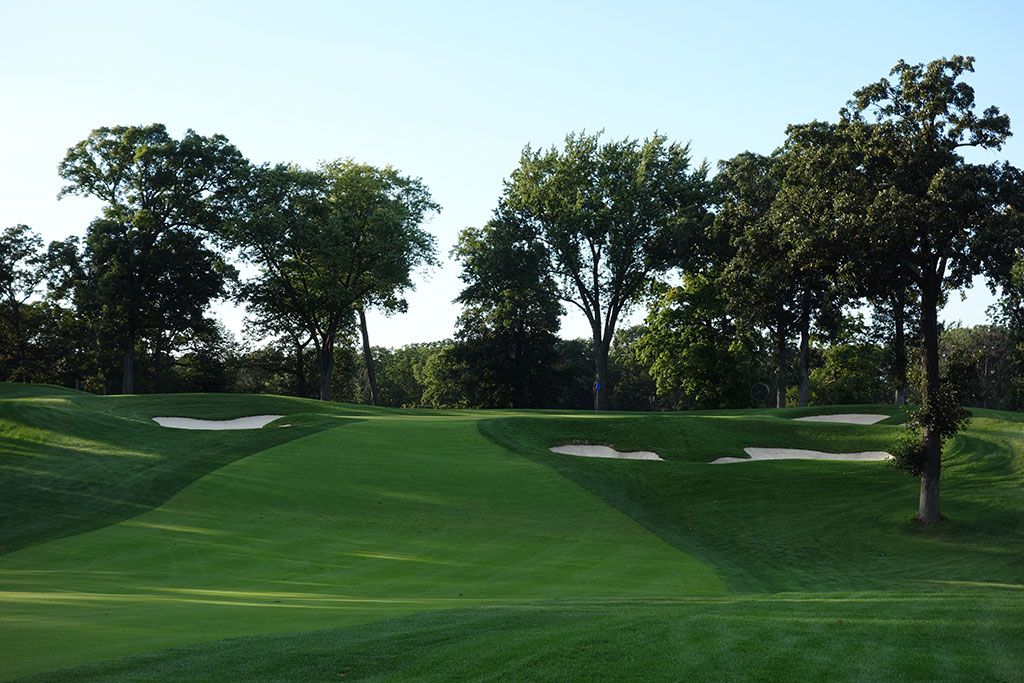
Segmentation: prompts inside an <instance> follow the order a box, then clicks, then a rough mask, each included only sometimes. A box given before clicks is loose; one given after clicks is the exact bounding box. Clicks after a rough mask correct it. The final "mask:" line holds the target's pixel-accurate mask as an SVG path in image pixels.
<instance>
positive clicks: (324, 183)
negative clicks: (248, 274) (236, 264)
mask: <svg viewBox="0 0 1024 683" xmlns="http://www.w3.org/2000/svg"><path fill="white" fill-rule="evenodd" d="M438 208H439V207H438V206H437V205H436V204H435V203H434V202H433V201H432V200H431V198H430V193H429V191H428V190H427V188H426V186H425V185H424V184H423V183H422V181H421V180H419V179H418V178H408V177H405V176H402V175H400V174H399V173H398V171H396V170H395V169H393V168H391V167H386V168H382V169H381V168H375V167H372V166H367V165H365V164H357V163H354V162H351V161H337V162H332V163H328V164H324V165H322V166H321V167H320V168H319V169H318V170H317V171H305V170H302V169H298V168H293V167H287V166H274V167H262V168H259V169H254V170H253V179H252V181H251V183H250V186H249V188H248V196H247V197H246V201H245V204H244V213H243V218H242V220H240V221H237V222H236V223H235V225H234V226H232V230H231V231H230V233H229V236H228V238H229V241H230V242H231V243H232V244H233V245H234V246H236V247H238V248H239V249H240V251H241V253H242V256H243V257H244V258H245V259H247V260H248V261H249V262H250V263H252V264H253V265H255V266H256V267H257V269H258V273H257V274H256V275H255V276H254V277H252V278H250V279H248V280H247V281H246V282H245V283H243V285H242V287H241V288H240V294H241V296H242V298H243V299H244V300H246V301H247V302H248V303H249V305H250V307H251V308H252V310H253V311H254V312H255V314H256V315H257V316H259V317H261V318H264V319H265V320H266V322H265V323H264V326H265V327H266V328H267V329H268V330H271V331H277V332H282V333H290V334H291V336H292V337H294V338H296V339H299V338H307V337H308V338H310V339H312V343H313V345H314V347H315V349H316V354H317V366H318V369H319V372H320V398H321V399H324V400H330V399H331V397H332V389H331V376H332V372H333V365H334V348H335V346H336V344H337V342H338V340H339V339H341V338H344V337H346V336H348V335H349V334H350V331H351V329H352V327H353V324H354V317H353V316H354V313H355V308H356V307H358V306H362V305H365V304H366V303H367V302H374V301H391V300H393V299H394V298H395V297H397V296H398V295H399V294H400V293H401V292H402V291H403V290H405V289H408V288H409V287H411V286H412V280H411V274H412V271H413V270H415V269H416V268H418V267H420V266H421V265H424V264H430V263H433V262H434V258H435V257H434V238H433V237H432V236H431V235H430V234H428V233H427V232H425V231H424V230H423V229H422V228H421V227H420V224H421V223H422V222H423V220H424V219H425V218H426V216H427V215H428V214H430V213H432V212H434V211H436V210H438Z"/></svg>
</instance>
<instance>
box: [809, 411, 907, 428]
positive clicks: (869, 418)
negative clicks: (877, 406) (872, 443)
mask: <svg viewBox="0 0 1024 683" xmlns="http://www.w3.org/2000/svg"><path fill="white" fill-rule="evenodd" d="M887 417H889V416H888V415H873V414H871V413H836V414H835V415H808V416H807V417H797V418H794V419H796V420H802V421H804V422H842V423H844V424H851V425H873V424H875V423H876V422H881V421H882V420H884V419H885V418H887Z"/></svg>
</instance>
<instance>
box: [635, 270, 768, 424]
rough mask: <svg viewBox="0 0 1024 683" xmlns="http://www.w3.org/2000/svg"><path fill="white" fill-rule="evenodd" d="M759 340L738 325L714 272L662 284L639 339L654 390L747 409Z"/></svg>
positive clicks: (684, 403) (690, 402) (682, 399)
mask: <svg viewBox="0 0 1024 683" xmlns="http://www.w3.org/2000/svg"><path fill="white" fill-rule="evenodd" d="M762 345H763V340H762V339H761V337H760V335H759V334H758V333H757V332H755V331H746V330H744V329H742V328H738V327H737V326H736V324H735V320H734V319H733V317H732V316H731V315H730V314H729V311H728V308H727V306H726V301H725V296H724V294H723V291H722V288H721V287H720V286H719V281H718V279H717V277H715V276H714V274H703V273H698V274H693V275H687V276H686V277H685V278H684V279H683V282H682V284H680V285H678V286H675V287H668V286H661V287H659V288H658V289H657V297H656V298H655V299H654V300H653V301H652V303H651V307H650V309H649V311H648V314H647V328H646V331H645V332H644V334H643V335H642V336H641V337H640V339H639V340H638V342H637V347H638V353H639V357H640V359H641V360H642V361H643V362H644V363H645V364H646V365H648V366H649V367H650V373H651V374H652V375H653V376H654V380H655V382H656V385H657V389H658V394H659V395H660V396H662V397H666V398H667V399H669V400H671V401H672V402H674V403H676V404H677V405H678V406H679V407H683V408H745V407H748V406H749V405H750V401H751V399H750V389H751V386H752V385H753V384H754V383H755V382H757V381H758V376H759V373H760V371H761V369H762V367H763V360H764V358H763V355H764V354H762V350H761V349H762Z"/></svg>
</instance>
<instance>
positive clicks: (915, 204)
mask: <svg viewBox="0 0 1024 683" xmlns="http://www.w3.org/2000/svg"><path fill="white" fill-rule="evenodd" d="M973 71H974V59H973V58H971V57H959V56H954V57H952V58H949V59H937V60H935V61H933V62H930V63H928V64H916V65H912V64H908V63H906V62H904V61H900V62H899V63H898V64H896V66H895V67H893V69H892V71H891V72H890V77H891V79H890V78H883V79H881V80H879V81H878V82H876V83H872V84H870V85H868V86H865V87H864V88H861V89H859V90H857V91H856V92H855V93H854V94H853V98H852V99H851V100H850V102H849V103H848V104H847V106H846V107H845V108H844V109H842V110H841V112H840V122H839V126H838V131H839V132H840V135H838V136H837V137H836V140H835V141H834V142H833V144H832V145H831V146H830V150H831V154H830V156H829V158H828V159H827V161H829V162H830V165H831V170H830V171H829V172H828V174H827V175H826V174H825V173H822V174H820V176H819V178H820V183H821V185H822V186H824V187H828V188H829V197H830V205H831V206H833V207H841V211H838V212H837V224H841V226H842V227H843V230H842V232H841V233H839V234H840V235H841V236H842V237H843V238H845V239H843V246H844V247H845V249H846V250H847V252H848V253H849V254H850V262H851V263H853V264H854V265H855V266H856V267H857V268H859V270H860V276H861V277H862V278H863V279H864V280H865V281H866V282H871V283H874V284H875V285H876V286H877V287H878V291H879V293H880V294H882V295H884V294H885V293H886V292H887V291H888V290H889V287H890V281H889V280H888V278H889V277H890V276H891V274H892V272H893V263H894V262H896V263H901V264H903V266H904V267H905V268H906V272H907V274H908V277H909V279H910V282H911V283H912V284H913V288H914V291H915V294H916V295H917V296H918V297H919V305H920V314H921V335H922V363H923V366H922V368H923V373H922V374H923V376H924V382H925V386H924V387H923V392H922V393H923V406H922V412H921V417H920V422H921V427H922V430H923V433H922V445H921V448H920V450H919V451H918V456H919V458H920V462H919V463H918V465H917V466H915V467H914V468H913V469H914V471H918V472H919V473H920V478H921V489H920V497H919V504H918V513H917V518H918V519H919V520H920V521H921V522H922V523H924V524H935V523H938V522H939V521H941V519H942V514H941V509H940V505H939V483H940V478H941V470H942V446H943V441H944V440H945V439H946V438H949V437H950V436H952V435H953V434H954V433H955V432H956V430H957V429H958V427H959V425H960V424H961V423H962V416H961V414H960V408H959V406H958V405H956V404H955V402H954V399H953V397H954V395H955V393H956V392H955V389H956V387H953V386H950V385H945V384H944V383H943V379H942V374H941V372H940V363H939V326H938V309H939V306H940V303H941V302H942V300H943V298H944V297H945V296H946V294H947V293H948V292H950V291H952V290H955V289H959V288H963V287H965V286H967V285H968V284H970V282H971V281H972V279H973V278H974V277H975V276H976V275H979V274H984V275H986V276H987V277H988V278H989V279H990V281H993V282H994V281H1001V280H1003V279H1005V278H1007V277H1008V271H1009V268H1010V266H1011V265H1012V259H1013V258H1014V255H1016V254H1018V253H1020V249H1021V247H1022V246H1024V241H1022V235H1021V230H1020V221H1019V206H1020V205H1019V204H1017V205H1016V208H1015V205H1014V204H1013V202H1014V201H1017V200H1018V199H1019V196H1020V189H1019V188H1020V185H1021V174H1020V171H1019V170H1017V169H1015V168H1013V167H1012V166H1010V165H1009V164H1005V163H1004V164H1000V163H992V164H987V165H979V164H971V163H967V162H966V161H965V159H964V158H963V156H962V155H961V150H963V149H965V148H976V149H983V150H986V149H990V150H998V149H1000V148H1001V147H1002V145H1003V143H1004V142H1005V141H1006V140H1007V139H1008V138H1009V137H1010V121H1009V118H1008V117H1007V116H1005V115H1003V114H1002V113H1000V111H999V109H998V108H996V107H989V108H987V109H985V110H984V112H982V113H980V114H979V113H977V112H975V103H974V90H973V89H972V88H971V87H970V86H969V85H968V84H967V83H965V82H963V81H962V80H961V79H962V77H963V75H964V74H965V73H967V72H973ZM864 245H870V248H868V249H865V248H864Z"/></svg>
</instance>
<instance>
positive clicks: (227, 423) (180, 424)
mask: <svg viewBox="0 0 1024 683" xmlns="http://www.w3.org/2000/svg"><path fill="white" fill-rule="evenodd" d="M279 417H284V415H250V416H249V417H239V418H235V419H234V420H194V419H192V418H191V417H154V418H153V421H154V422H156V423H157V424H158V425H160V426H161V427H170V428H172V429H260V428H262V427H264V426H266V425H268V424H270V423H271V422H273V421H274V420H276V419H278V418H279Z"/></svg>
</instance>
